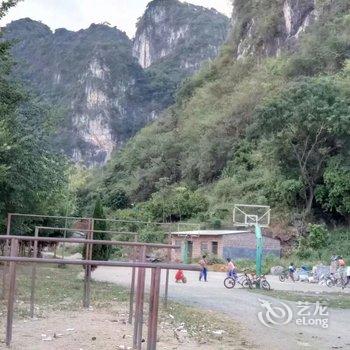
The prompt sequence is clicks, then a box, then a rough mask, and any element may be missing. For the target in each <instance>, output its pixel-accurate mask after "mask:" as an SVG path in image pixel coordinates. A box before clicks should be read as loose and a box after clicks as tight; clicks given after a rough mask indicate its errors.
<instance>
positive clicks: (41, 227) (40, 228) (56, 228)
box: [35, 226, 138, 235]
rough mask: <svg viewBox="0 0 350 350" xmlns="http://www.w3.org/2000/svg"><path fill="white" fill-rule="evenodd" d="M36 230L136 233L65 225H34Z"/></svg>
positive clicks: (134, 233) (133, 233) (135, 233)
mask: <svg viewBox="0 0 350 350" xmlns="http://www.w3.org/2000/svg"><path fill="white" fill-rule="evenodd" d="M35 228H37V229H38V230H40V231H41V230H49V231H73V232H75V231H76V232H101V233H118V234H130V235H138V233H137V232H129V231H125V232H124V231H105V230H93V229H85V228H83V229H80V228H65V227H46V226H35Z"/></svg>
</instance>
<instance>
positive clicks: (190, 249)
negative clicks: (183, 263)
mask: <svg viewBox="0 0 350 350" xmlns="http://www.w3.org/2000/svg"><path fill="white" fill-rule="evenodd" d="M187 247H188V250H187V263H188V264H190V263H191V262H192V253H193V242H192V241H187Z"/></svg>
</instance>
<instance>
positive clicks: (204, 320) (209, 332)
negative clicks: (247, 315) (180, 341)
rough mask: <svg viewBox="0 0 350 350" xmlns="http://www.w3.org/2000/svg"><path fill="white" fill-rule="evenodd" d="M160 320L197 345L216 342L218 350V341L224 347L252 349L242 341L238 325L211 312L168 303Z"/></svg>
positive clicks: (250, 345) (162, 311)
mask: <svg viewBox="0 0 350 350" xmlns="http://www.w3.org/2000/svg"><path fill="white" fill-rule="evenodd" d="M161 320H162V321H163V322H166V323H169V324H171V325H172V327H173V329H174V330H176V329H178V330H179V332H181V331H182V330H185V332H186V333H187V334H188V336H189V337H191V338H193V339H195V340H196V341H197V342H198V343H199V344H206V343H207V344H210V343H213V342H216V345H215V346H216V347H215V348H216V349H220V345H217V342H218V340H219V341H220V342H221V343H222V344H225V345H226V346H227V345H232V347H233V348H236V347H237V346H242V348H244V349H248V348H250V347H252V348H253V345H252V344H250V343H249V342H247V341H246V340H245V339H244V337H243V335H242V328H241V326H240V325H239V324H238V323H236V322H235V321H233V320H232V319H230V318H228V317H227V316H224V315H221V314H220V315H219V314H218V313H216V312H213V311H208V310H205V311H202V310H199V309H196V308H193V307H188V306H184V305H182V304H179V303H174V302H170V303H168V309H167V310H164V309H163V310H161ZM239 348H240V347H239Z"/></svg>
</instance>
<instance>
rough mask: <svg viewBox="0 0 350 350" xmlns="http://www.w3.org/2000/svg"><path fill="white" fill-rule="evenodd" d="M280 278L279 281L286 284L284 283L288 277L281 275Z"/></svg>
mask: <svg viewBox="0 0 350 350" xmlns="http://www.w3.org/2000/svg"><path fill="white" fill-rule="evenodd" d="M278 278H279V280H280V281H281V282H284V281H285V280H286V275H284V274H281V275H279V276H278Z"/></svg>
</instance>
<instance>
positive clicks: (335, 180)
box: [316, 156, 350, 222]
mask: <svg viewBox="0 0 350 350" xmlns="http://www.w3.org/2000/svg"><path fill="white" fill-rule="evenodd" d="M316 199H317V202H318V203H320V204H321V205H322V207H323V208H324V209H326V210H327V211H329V212H330V213H338V214H340V215H342V216H343V217H344V218H345V219H346V220H347V221H348V222H349V220H350V163H349V159H347V160H346V159H344V158H343V157H341V156H339V157H334V158H332V159H331V160H330V161H329V163H328V164H327V167H326V169H325V172H324V174H323V184H321V185H319V186H318V187H317V189H316Z"/></svg>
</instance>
